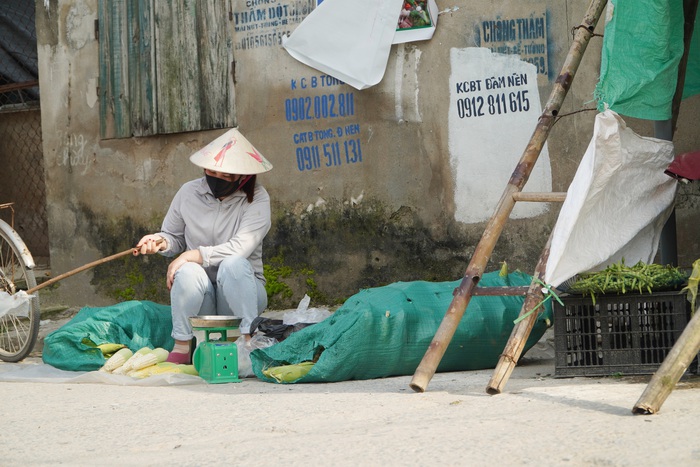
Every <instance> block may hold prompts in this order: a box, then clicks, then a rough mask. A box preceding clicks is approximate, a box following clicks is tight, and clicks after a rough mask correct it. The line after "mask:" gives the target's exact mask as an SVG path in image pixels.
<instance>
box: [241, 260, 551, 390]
mask: <svg viewBox="0 0 700 467" xmlns="http://www.w3.org/2000/svg"><path fill="white" fill-rule="evenodd" d="M531 281H532V276H529V275H527V274H524V273H522V272H514V273H511V274H509V275H507V276H505V277H501V276H500V275H499V274H498V272H492V273H488V274H485V275H484V276H483V277H482V279H481V281H480V282H479V285H481V286H485V287H489V286H523V285H529V284H530V282H531ZM460 282H461V281H454V282H439V283H434V282H422V281H417V282H397V283H394V284H391V285H388V286H385V287H378V288H372V289H366V290H362V291H361V292H359V293H358V294H356V295H354V296H352V297H350V298H349V299H348V300H347V301H346V302H345V303H344V304H343V306H342V307H341V308H339V309H338V310H337V311H336V312H335V313H333V315H332V316H331V317H329V318H326V319H325V320H324V321H322V322H320V323H318V324H314V325H313V326H309V327H307V328H304V329H302V330H301V331H298V332H296V333H293V334H291V335H290V336H289V337H288V338H287V339H285V340H284V341H282V342H280V343H279V344H275V345H273V346H271V347H268V348H264V349H258V350H254V351H253V352H251V363H252V367H253V372H254V373H255V375H256V376H257V377H258V378H260V379H262V380H264V381H270V382H274V381H275V380H274V379H271V378H268V377H267V376H265V375H264V374H263V371H264V370H266V369H268V368H271V367H277V366H282V365H293V364H298V363H301V362H304V361H313V360H316V359H317V361H316V363H315V364H314V365H313V367H311V369H310V370H309V372H308V373H306V375H305V376H303V377H302V378H299V379H297V380H296V381H290V382H295V383H307V382H330V381H344V380H352V379H372V378H381V377H386V376H396V375H410V374H413V372H414V371H415V369H416V367H417V366H418V364H419V363H420V361H421V359H422V358H423V355H424V354H425V351H426V350H427V348H428V345H429V344H430V342H431V341H432V339H433V336H434V335H435V332H436V331H437V329H438V327H439V326H440V323H441V322H442V318H443V316H444V314H445V312H446V310H447V308H448V307H449V305H450V302H451V301H452V297H453V295H452V294H453V291H454V289H455V288H456V287H457V286H459V284H460ZM523 300H524V297H522V296H506V297H494V296H488V297H487V296H475V297H472V299H471V301H470V302H469V306H468V307H467V310H466V312H465V314H464V317H463V318H462V320H461V322H460V324H459V326H458V328H457V330H456V332H455V335H454V336H453V338H452V340H451V342H450V345H449V346H448V348H447V350H446V352H445V355H444V356H443V358H442V360H441V362H440V365H439V366H438V368H437V371H462V370H477V369H484V368H494V367H495V366H496V364H497V363H498V359H499V356H500V354H501V353H502V352H503V349H504V348H505V345H506V343H507V342H508V338H509V337H510V334H511V331H512V329H513V326H514V324H513V320H515V319H516V318H517V317H518V314H519V313H520V310H521V308H522V304H523ZM550 321H551V305H550V304H549V303H548V302H547V303H546V305H545V307H544V311H543V312H542V313H541V314H540V316H539V317H538V318H537V322H536V324H535V326H534V328H533V330H532V332H531V334H530V337H529V339H528V340H527V343H526V347H525V350H527V349H529V348H530V347H532V346H533V345H534V344H535V343H536V342H537V341H538V340H539V339H540V337H542V335H543V334H544V331H545V330H546V329H547V326H548V323H549V322H550Z"/></svg>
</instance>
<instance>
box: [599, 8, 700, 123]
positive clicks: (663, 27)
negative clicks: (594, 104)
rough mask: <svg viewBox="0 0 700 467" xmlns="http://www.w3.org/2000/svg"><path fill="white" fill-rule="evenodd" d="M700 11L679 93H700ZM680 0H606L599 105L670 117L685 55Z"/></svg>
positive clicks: (658, 117) (656, 117) (653, 117)
mask: <svg viewBox="0 0 700 467" xmlns="http://www.w3.org/2000/svg"><path fill="white" fill-rule="evenodd" d="M698 18H700V10H699V11H698V16H697V17H696V20H695V30H694V33H693V37H692V45H691V47H690V51H689V55H688V65H687V67H686V75H685V86H684V88H683V98H686V97H690V96H693V95H695V94H698V93H700V31H699V29H700V28H699V27H698ZM683 23H684V19H683V0H610V2H609V3H608V18H607V22H606V24H605V32H604V38H603V51H602V56H601V65H600V80H599V82H598V85H597V86H596V90H595V98H596V99H597V100H598V110H600V111H601V112H602V111H604V110H605V109H606V107H607V108H610V109H612V110H614V111H615V112H617V113H618V114H620V115H627V116H629V117H634V118H642V119H648V120H668V119H670V118H671V116H672V109H671V106H672V100H673V95H674V93H675V91H676V84H677V81H678V65H679V62H680V60H681V56H682V55H683V50H684V44H683V29H684V27H683Z"/></svg>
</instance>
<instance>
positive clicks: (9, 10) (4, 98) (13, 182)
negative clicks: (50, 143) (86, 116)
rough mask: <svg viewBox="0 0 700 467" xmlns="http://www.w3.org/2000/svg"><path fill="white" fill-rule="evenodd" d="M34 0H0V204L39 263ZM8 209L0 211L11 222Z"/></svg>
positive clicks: (45, 250) (43, 247)
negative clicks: (4, 205)
mask: <svg viewBox="0 0 700 467" xmlns="http://www.w3.org/2000/svg"><path fill="white" fill-rule="evenodd" d="M34 21H35V3H34V0H3V1H2V2H1V3H0V204H4V203H14V205H13V209H12V210H14V228H15V230H16V231H17V232H18V233H19V234H20V236H21V237H22V239H23V240H24V242H25V243H26V244H27V247H28V248H29V251H30V252H31V253H32V255H33V256H34V259H35V262H37V263H38V264H47V263H48V256H49V240H48V225H47V221H46V185H45V178H44V177H45V176H44V159H43V150H42V143H41V111H40V106H39V70H38V61H37V43H36V28H35V23H34ZM12 210H10V209H2V210H0V218H1V219H3V220H4V221H6V222H10V220H11V218H12Z"/></svg>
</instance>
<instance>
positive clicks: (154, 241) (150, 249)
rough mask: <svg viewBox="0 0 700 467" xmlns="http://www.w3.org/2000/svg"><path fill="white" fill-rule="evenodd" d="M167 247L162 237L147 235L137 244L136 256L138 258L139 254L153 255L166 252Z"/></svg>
mask: <svg viewBox="0 0 700 467" xmlns="http://www.w3.org/2000/svg"><path fill="white" fill-rule="evenodd" d="M167 247H168V243H167V242H166V241H165V239H164V238H163V237H161V236H160V235H156V234H150V235H146V236H144V237H143V238H142V239H141V240H139V242H138V243H137V244H136V247H135V248H134V256H138V255H139V254H141V255H152V254H154V253H158V252H159V251H161V250H165V249H166V248H167Z"/></svg>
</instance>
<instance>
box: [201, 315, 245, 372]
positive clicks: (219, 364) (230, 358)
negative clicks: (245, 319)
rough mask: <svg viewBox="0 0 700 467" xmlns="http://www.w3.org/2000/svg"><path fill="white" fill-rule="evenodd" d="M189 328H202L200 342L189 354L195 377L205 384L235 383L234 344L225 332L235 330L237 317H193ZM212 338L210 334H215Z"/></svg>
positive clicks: (236, 360) (235, 353)
mask: <svg viewBox="0 0 700 467" xmlns="http://www.w3.org/2000/svg"><path fill="white" fill-rule="evenodd" d="M190 323H191V324H192V328H193V329H194V330H196V331H203V332H204V335H205V340H204V342H202V343H200V344H199V345H197V348H196V349H195V351H194V355H193V356H192V364H193V365H194V368H195V370H197V373H199V376H200V377H201V378H202V379H204V380H205V381H207V382H208V383H238V382H240V381H241V380H240V379H239V378H238V347H237V346H236V343H235V342H229V341H228V340H227V337H228V336H227V333H228V332H229V331H235V330H236V329H238V326H239V325H240V324H241V318H238V317H235V316H225V315H213V316H193V317H191V318H190ZM217 335H218V337H217V338H212V336H217Z"/></svg>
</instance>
